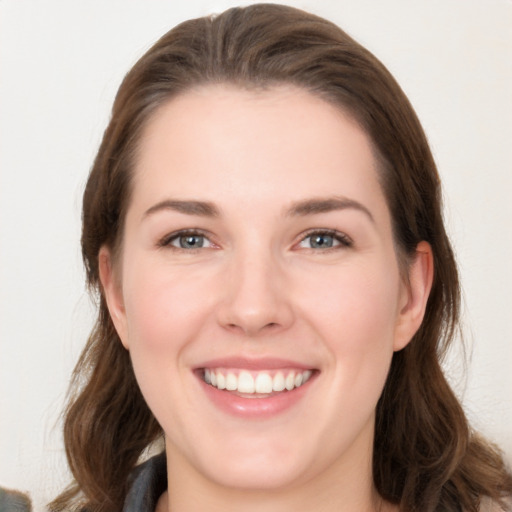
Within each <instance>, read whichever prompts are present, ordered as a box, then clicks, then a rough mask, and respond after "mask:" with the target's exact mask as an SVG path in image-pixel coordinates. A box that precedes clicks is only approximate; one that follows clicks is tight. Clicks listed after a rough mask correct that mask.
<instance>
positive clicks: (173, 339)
mask: <svg viewBox="0 0 512 512" xmlns="http://www.w3.org/2000/svg"><path fill="white" fill-rule="evenodd" d="M127 270H129V269H127ZM126 275H127V279H126V280H125V283H124V297H125V309H126V318H127V332H128V339H129V343H130V350H131V351H132V350H133V349H135V347H134V344H136V345H140V346H144V347H145V349H146V350H149V351H154V352H157V353H159V352H161V351H166V350H167V351H176V349H177V348H178V347H179V346H180V345H182V344H185V343H186V342H187V340H188V339H190V338H191V337H193V335H194V331H195V329H196V328H197V326H199V325H201V322H200V321H199V319H200V317H201V315H202V314H203V312H204V309H205V308H204V305H203V302H204V300H205V297H208V293H207V290H204V279H197V278H195V276H193V275H191V276H190V278H188V279H183V277H182V276H181V278H180V276H179V275H175V272H171V271H169V269H166V268H165V267H163V268H162V267H158V266H152V265H147V264H146V265H139V266H137V271H136V272H129V271H127V273H126Z"/></svg>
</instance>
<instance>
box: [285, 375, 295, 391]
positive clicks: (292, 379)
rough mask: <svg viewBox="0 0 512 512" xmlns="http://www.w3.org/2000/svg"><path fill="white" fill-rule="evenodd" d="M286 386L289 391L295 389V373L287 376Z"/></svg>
mask: <svg viewBox="0 0 512 512" xmlns="http://www.w3.org/2000/svg"><path fill="white" fill-rule="evenodd" d="M284 385H285V387H286V389H287V390H288V391H291V390H292V389H293V388H294V387H295V374H294V373H293V372H292V373H289V374H288V375H287V376H286V379H285V381H284Z"/></svg>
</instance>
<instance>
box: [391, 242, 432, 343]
mask: <svg viewBox="0 0 512 512" xmlns="http://www.w3.org/2000/svg"><path fill="white" fill-rule="evenodd" d="M433 278H434V257H433V255H432V248H431V247H430V244H428V243H427V242H420V243H419V244H418V246H417V247H416V254H415V256H414V260H413V261H412V262H411V264H410V265H409V268H408V280H407V281H406V282H403V284H402V290H401V297H400V306H399V307H400V311H399V312H398V318H397V324H396V329H395V342H394V345H393V350H395V351H398V350H402V349H403V348H404V347H405V346H406V345H407V344H408V343H409V342H410V341H411V339H412V337H413V336H414V335H415V334H416V331H417V330H418V329H419V328H420V325H421V322H422V321H423V317H424V316H425V309H426V307H427V301H428V297H429V294H430V289H431V288H432V280H433Z"/></svg>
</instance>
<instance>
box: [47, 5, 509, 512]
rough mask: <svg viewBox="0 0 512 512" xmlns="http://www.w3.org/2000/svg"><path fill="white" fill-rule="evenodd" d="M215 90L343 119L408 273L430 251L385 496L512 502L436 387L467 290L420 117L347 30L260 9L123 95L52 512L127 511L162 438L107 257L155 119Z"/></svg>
mask: <svg viewBox="0 0 512 512" xmlns="http://www.w3.org/2000/svg"><path fill="white" fill-rule="evenodd" d="M209 83H231V84H235V85H238V86H240V87H245V88H268V87H272V86H273V85H277V84H283V83H285V84H293V85H296V86H298V87H300V88H302V89H305V90H307V91H309V92H311V93H312V94H315V95H319V96H320V97H322V98H324V99H325V100H326V101H328V102H331V103H333V104H334V105H337V106H338V107H340V108H342V109H343V110H344V111H345V112H348V113H349V114H350V115H352V116H353V117H354V119H355V120H357V121H358V122H359V123H360V125H361V126H362V127H363V129H364V130H365V131H366V133H367V134H368V135H369V137H370V138H371V140H372V142H373V145H374V149H375V153H376V155H377V159H378V160H379V164H380V179H381V182H382V186H383V189H384V192H385V195H386V199H387V202H388V205H389V208H390V211H391V214H392V218H393V230H394V237H395V243H396V247H397V254H398V256H399V260H400V261H401V264H402V266H404V265H406V264H407V260H408V255H411V254H413V252H414V250H415V248H416V246H417V244H418V243H419V242H420V241H422V240H426V241H427V242H429V244H430V245H431V247H432V251H433V255H434V266H435V275H434V282H433V287H432V291H431V294H430V297H429V301H428V305H427V310H426V315H425V318H424V321H423V323H422V325H421V327H420V329H419V331H418V332H417V333H416V335H415V336H414V338H413V340H412V341H411V343H409V345H408V346H407V347H406V348H405V349H404V350H402V351H400V352H397V353H395V355H394V357H393V361H392V365H391V369H390V372H389V376H388V379H387V382H386V385H385V388H384V391H383V394H382V397H381V399H380V401H379V403H378V407H377V416H376V429H375V431H376V434H375V443H374V454H373V477H374V482H375V486H376V488H377V490H378V492H379V493H380V494H381V496H382V497H383V498H385V499H387V500H389V501H390V502H393V503H396V504H400V505H401V509H402V510H404V511H421V512H433V511H441V510H443V511H444V510H447V511H455V510H465V511H468V512H475V511H477V510H478V504H479V500H480V497H481V496H484V495H487V496H490V497H491V498H493V499H495V500H500V499H501V498H502V497H503V496H505V495H506V494H510V493H511V492H512V477H511V476H510V474H509V473H508V472H507V470H506V469H505V467H504V464H503V461H502V458H501V457H500V455H499V453H498V452H497V451H496V450H495V449H494V448H493V447H492V446H490V445H489V444H488V443H486V442H485V441H483V440H482V439H481V438H479V437H477V436H476V435H475V434H473V433H472V431H471V430H470V428H469V426H468V423H467V421H466V418H465V415H464V412H463V410H462V408H461V406H460V404H459V402H458V400H457V399H456V397H455V395H454V394H453V392H452V390H451V389H450V387H449V385H448V383H447V381H446V380H445V377H444V375H443V373H442V371H441V367H440V360H441V359H442V356H443V354H444V353H445V351H446V349H447V347H448V346H449V344H450V343H451V341H452V339H453V338H454V335H455V333H456V331H457V328H458V318H459V303H460V290H459V282H458V277H457V268H456V264H455V261H454V257H453V252H452V249H451V247H450V243H449V241H448V238H447V235H446V232H445V229H444V225H443V219H442V200H441V190H440V183H439V177H438V174H437V170H436V167H435V163H434V161H433V158H432V155H431V152H430V149H429V146H428V143H427V140H426V137H425V135H424V132H423V130H422V128H421V125H420V123H419V121H418V119H417V117H416V115H415V113H414V110H413V109H412V107H411V105H410V104H409V102H408V100H407V98H406V96H405V95H404V93H403V92H402V90H401V89H400V87H399V86H398V84H397V83H396V81H395V80H394V79H393V77H392V76H391V75H390V73H389V72H388V71H387V69H386V68H385V67H384V66H383V65H382V64H381V63H380V62H379V61H378V60H377V59H376V58H375V57H374V56H373V55H372V54H371V53H370V52H368V51H367V50H366V49H365V48H363V47H362V46H361V45H359V44H358V43H357V42H355V41H354V40H353V39H352V38H351V37H349V36H348V35H347V34H346V33H344V32H343V31H342V30H340V29H339V28H338V27H337V26H335V25H333V24H332V23H330V22H328V21H326V20H324V19H322V18H319V17H316V16H313V15H311V14H308V13H305V12H303V11H300V10H298V9H294V8H291V7H285V6H279V5H271V4H259V5H253V6H250V7H247V8H234V9H230V10H228V11H226V12H224V13H222V14H221V15H218V16H214V17H205V18H199V19H194V20H190V21H187V22H184V23H182V24H181V25H179V26H177V27H176V28H174V29H173V30H171V31H170V32H168V33H167V34H165V35H164V36H163V37H162V38H161V39H160V40H159V41H158V42H157V43H156V44H155V45H154V46H153V47H152V48H151V49H150V50H149V51H148V52H147V53H146V54H145V55H144V56H143V57H142V58H141V59H140V60H139V62H137V64H136V65H135V66H134V67H133V69H132V70H131V71H130V72H129V73H128V74H127V76H126V77H125V79H124V81H123V83H122V85H121V87H120V89H119V92H118V95H117V97H116V100H115V103H114V106H113V112H112V118H111V121H110V123H109V125H108V127H107V129H106V131H105V134H104V137H103V141H102V143H101V146H100V148H99V151H98V155H97V157H96V160H95V162H94V165H93V168H92V170H91V173H90V176H89V180H88V183H87V186H86V189H85V193H84V199H83V231H82V251H83V258H84V262H85V267H86V270H87V278H88V282H89V285H90V287H91V289H92V290H93V291H94V292H95V293H97V295H98V298H99V312H98V318H97V322H96V326H95V327H94V330H93V331H92V333H91V336H90V338H89V340H88V343H87V345H86V347H85V349H84V351H83V353H82V355H81V357H80V360H79V361H78V364H77V366H76V368H75V371H74V375H73V381H72V388H71V389H72V390H73V391H72V394H71V395H70V401H69V405H68V407H67V410H66V415H65V425H64V436H65V445H66V453H67V458H68V461H69V465H70V468H71V471H72V473H73V475H74V478H75V482H74V483H73V484H72V485H71V486H70V487H69V488H68V490H66V491H65V492H64V493H63V494H62V495H61V496H59V497H58V498H57V499H56V500H55V501H54V502H53V503H52V504H51V505H50V507H51V509H52V510H70V509H74V508H77V507H79V506H80V505H79V504H81V505H84V504H85V505H86V506H87V510H88V511H105V512H106V511H117V510H120V509H121V508H122V503H123V499H124V496H125V494H126V491H127V485H128V480H129V478H128V476H129V473H130V472H131V471H132V470H133V468H134V466H135V465H136V464H137V462H138V461H139V460H140V457H141V454H143V453H144V451H145V449H146V448H147V447H148V446H149V445H151V443H152V442H153V441H155V440H156V439H157V438H158V437H159V436H161V429H160V427H159V425H158V423H157V421H156V420H155V418H154V417H153V415H152V413H151V412H150V410H149V409H148V407H147V405H146V403H145V402H144V399H143V398H142V395H141V393H140V391H139V388H138V385H137V383H136V380H135V377H134V373H133V370H132V367H131V362H130V358H129V355H128V353H127V351H126V350H125V349H124V348H123V345H122V344H121V342H120V340H119V338H118V336H117V333H116V331H115V329H114V327H113V324H112V321H111V319H110V316H109V313H108V310H107V307H106V303H105V300H104V297H103V294H102V290H101V286H100V282H99V275H98V253H99V250H100V247H101V246H103V245H107V246H109V247H110V248H111V249H112V250H113V251H114V252H115V251H116V250H117V249H118V248H119V246H120V242H121V240H122V235H123V221H124V217H125V213H126V210H127V207H128V204H129V201H130V183H131V174H132V171H133V165H132V164H133V160H134V156H135V154H136V152H137V147H138V142H139V139H140V134H141V130H142V129H143V127H144V126H145V125H146V124H147V122H148V119H150V118H151V115H152V114H153V113H154V112H155V111H156V110H157V109H158V108H159V107H160V106H161V105H162V104H163V103H164V102H167V101H169V99H170V98H172V97H174V96H176V95H177V94H179V93H181V92H183V91H186V90H187V89H190V88H191V87H194V86H197V85H203V84H209Z"/></svg>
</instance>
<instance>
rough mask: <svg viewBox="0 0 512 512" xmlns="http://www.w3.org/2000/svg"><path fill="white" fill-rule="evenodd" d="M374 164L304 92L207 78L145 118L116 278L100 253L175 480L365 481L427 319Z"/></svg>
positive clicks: (264, 483) (257, 484)
mask: <svg viewBox="0 0 512 512" xmlns="http://www.w3.org/2000/svg"><path fill="white" fill-rule="evenodd" d="M376 167H377V165H376V161H375V158H374V156H373V154H372V149H371V145H370V142H369V139H368V137H367V136H366V135H365V133H364V132H363V131H362V130H361V129H360V128H359V127H358V125H357V124H356V123H355V122H353V121H352V120H351V118H350V117H348V116H346V115H344V114H343V113H342V112H340V111H339V110H338V109H336V108H334V107H333V106H331V105H330V104H328V103H326V102H324V101H323V100H321V99H319V98H317V97H315V96H313V95H311V94H310V93H307V92H304V91H302V90H300V89H296V88H292V87H279V88H273V89H270V90H267V91H264V92H254V91H252V92H250V91H246V90H240V89H237V88H234V87H229V86H207V87H203V88H200V89H197V90H193V91H190V92H188V93H186V94H183V95H182V96H180V97H178V98H175V99H173V100H172V101H170V102H169V103H168V104H166V105H165V106H163V107H161V108H160V110H159V111H158V112H157V113H156V115H155V116H154V117H153V118H152V119H151V121H150V122H149V124H148V125H147V127H146V130H145V132H144V135H143V137H142V140H141V146H140V152H139V155H138V159H137V161H136V166H135V176H134V181H133V196H132V198H131V203H130V205H129V208H128V212H127V217H126V224H125V232H124V240H123V247H122V253H121V256H120V259H119V261H116V262H115V263H114V264H113V265H114V270H113V274H112V273H111V270H110V269H111V266H110V260H109V254H108V251H107V250H106V249H103V250H102V253H101V255H100V260H101V268H102V281H103V284H104V286H105V290H106V293H107V299H108V303H109V308H110V311H111V314H112V317H113V320H114V322H115V324H116V328H117V329H118V332H119V334H120V337H121V339H122V342H123V344H124V345H125V347H126V348H127V349H128V350H129V352H130V355H131V359H132V361H133V367H134V371H135V375H136V377H137V380H138V383H139V385H140V388H141V390H142V393H143V395H144V397H145V399H146V401H147V403H148V405H149V407H150V408H151V410H152V412H153V413H154V415H155V417H156V418H157V420H158V421H159V423H160V424H161V426H162V428H163V430H164V431H165V437H166V447H167V454H168V461H169V472H170V474H171V475H172V474H176V475H181V477H182V478H183V475H187V478H206V479H207V480H208V481H209V482H214V483H216V484H220V485H225V486H230V487H239V488H244V489H264V488H266V489H268V488H273V489H275V488H286V487H290V488H291V487H293V486H294V485H296V484H300V483H301V482H302V483H304V482H306V481H313V480H315V479H318V478H321V477H327V476H328V475H336V474H338V473H339V472H344V473H343V474H345V473H350V474H351V475H354V476H356V475H359V476H360V474H363V473H364V474H367V473H368V471H369V467H370V465H371V462H370V461H371V447H372V442H373V426H374V416H375V407H376V403H377V400H378V398H379V395H380V394H381V391H382V389H383V386H384V382H385V380H386V376H387V372H388V368H389V365H390V361H391V357H392V354H393V351H395V350H398V349H401V348H402V347H403V346H404V345H405V344H406V343H407V342H408V341H409V340H410V337H411V336H412V334H413V333H414V331H415V330H416V328H417V326H418V325H419V321H421V319H419V321H418V320H417V319H416V320H415V319H413V318H412V316H413V315H412V313H411V311H413V310H414V300H415V299H414V297H415V295H414V293H412V292H411V289H410V287H409V286H405V285H404V284H403V283H402V281H401V279H400V274H399V269H398V265H397V258H396V254H395V249H394V246H393V239H392V232H391V219H390V214H389V210H388V207H387V205H386V201H385V198H384V195H383V192H382V190H381V187H380V185H379V181H378V177H377V174H378V172H377V168H376ZM412 281H413V284H414V282H416V281H417V280H415V279H412ZM212 381H213V382H212ZM301 381H303V382H301ZM221 388H224V389H221ZM226 388H227V389H226Z"/></svg>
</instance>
